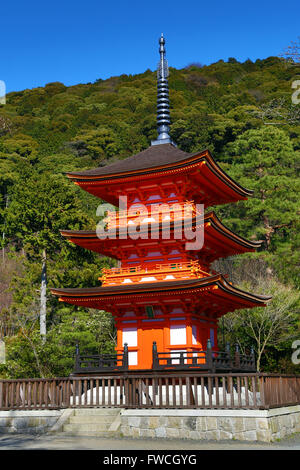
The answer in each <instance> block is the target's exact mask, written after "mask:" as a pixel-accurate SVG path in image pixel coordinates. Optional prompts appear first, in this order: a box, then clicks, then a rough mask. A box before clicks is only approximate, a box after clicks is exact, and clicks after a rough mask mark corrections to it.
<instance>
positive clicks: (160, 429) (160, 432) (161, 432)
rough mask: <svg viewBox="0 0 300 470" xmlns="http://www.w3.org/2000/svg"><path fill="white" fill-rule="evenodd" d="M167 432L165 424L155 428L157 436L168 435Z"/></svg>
mask: <svg viewBox="0 0 300 470" xmlns="http://www.w3.org/2000/svg"><path fill="white" fill-rule="evenodd" d="M166 435H167V432H166V428H165V427H164V426H160V427H158V428H156V429H155V437H166Z"/></svg>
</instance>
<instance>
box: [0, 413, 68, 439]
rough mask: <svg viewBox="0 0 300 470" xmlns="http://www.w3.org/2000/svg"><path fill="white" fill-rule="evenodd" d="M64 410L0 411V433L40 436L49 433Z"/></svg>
mask: <svg viewBox="0 0 300 470" xmlns="http://www.w3.org/2000/svg"><path fill="white" fill-rule="evenodd" d="M63 411H64V410H28V411H26V410H25V411H24V410H11V411H0V433H28V434H39V433H44V432H47V431H48V430H49V429H50V428H51V427H52V426H53V425H54V424H55V423H56V422H57V420H58V419H59V418H60V416H61V414H62V413H63Z"/></svg>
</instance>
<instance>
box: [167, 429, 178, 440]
mask: <svg viewBox="0 0 300 470" xmlns="http://www.w3.org/2000/svg"><path fill="white" fill-rule="evenodd" d="M166 437H168V438H170V439H176V438H179V429H176V428H166Z"/></svg>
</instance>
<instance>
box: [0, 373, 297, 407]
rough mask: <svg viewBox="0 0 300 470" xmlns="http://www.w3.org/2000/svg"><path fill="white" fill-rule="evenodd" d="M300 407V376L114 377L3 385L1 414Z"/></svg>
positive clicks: (3, 382)
mask: <svg viewBox="0 0 300 470" xmlns="http://www.w3.org/2000/svg"><path fill="white" fill-rule="evenodd" d="M297 404H300V376H292V375H268V374H258V373H255V374H198V375H197V374H191V373H181V374H179V373H178V372H177V373H176V374H162V375H154V374H153V375H151V374H149V375H148V376H145V375H143V376H142V375H138V374H135V375H133V374H130V375H125V374H123V375H121V374H119V375H113V376H102V377H100V376H99V377H68V378H54V379H18V380H0V410H14V409H19V410H36V409H61V408H83V407H97V406H98V407H123V408H225V409H243V408H244V409H268V408H274V407H281V406H288V405H297Z"/></svg>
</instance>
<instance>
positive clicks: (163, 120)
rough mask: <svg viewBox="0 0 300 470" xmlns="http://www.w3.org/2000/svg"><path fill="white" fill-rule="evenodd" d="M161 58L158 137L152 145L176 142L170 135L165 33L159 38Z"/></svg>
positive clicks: (158, 93) (158, 86) (158, 90)
mask: <svg viewBox="0 0 300 470" xmlns="http://www.w3.org/2000/svg"><path fill="white" fill-rule="evenodd" d="M158 43H159V54H160V60H159V63H158V67H157V132H158V137H157V139H156V140H153V141H152V142H151V145H160V144H173V145H175V144H174V142H172V140H171V137H170V135H169V132H170V123H171V121H170V102H169V84H168V76H169V67H168V61H167V59H166V57H165V54H166V49H165V38H164V35H163V33H161V37H160V38H159V41H158Z"/></svg>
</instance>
